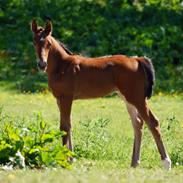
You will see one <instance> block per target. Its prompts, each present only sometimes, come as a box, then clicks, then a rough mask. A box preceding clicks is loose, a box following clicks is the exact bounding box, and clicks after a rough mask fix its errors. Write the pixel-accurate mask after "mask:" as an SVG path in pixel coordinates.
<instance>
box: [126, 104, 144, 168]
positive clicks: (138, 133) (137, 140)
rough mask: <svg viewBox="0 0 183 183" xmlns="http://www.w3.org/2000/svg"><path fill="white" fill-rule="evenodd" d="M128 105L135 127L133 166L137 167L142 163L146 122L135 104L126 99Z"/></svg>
mask: <svg viewBox="0 0 183 183" xmlns="http://www.w3.org/2000/svg"><path fill="white" fill-rule="evenodd" d="M126 106H127V110H128V113H129V115H130V118H131V121H132V126H133V129H134V144H133V154H132V161H131V166H132V167H134V168H135V167H137V166H138V165H139V164H140V147H141V138H142V130H143V124H144V122H143V120H142V118H141V117H140V116H139V114H138V111H137V109H136V108H135V107H134V106H133V105H131V104H129V103H128V102H127V101H126Z"/></svg>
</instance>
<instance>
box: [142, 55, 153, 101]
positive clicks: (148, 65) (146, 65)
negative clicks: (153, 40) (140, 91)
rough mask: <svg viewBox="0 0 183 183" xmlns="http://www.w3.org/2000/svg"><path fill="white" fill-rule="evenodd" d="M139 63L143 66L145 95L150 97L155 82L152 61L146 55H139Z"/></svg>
mask: <svg viewBox="0 0 183 183" xmlns="http://www.w3.org/2000/svg"><path fill="white" fill-rule="evenodd" d="M139 64H140V65H141V67H142V68H143V71H144V74H145V79H146V84H145V97H147V98H148V99H150V98H151V96H152V92H153V85H154V82H155V71H154V66H153V64H152V61H151V59H150V58H148V57H140V58H139Z"/></svg>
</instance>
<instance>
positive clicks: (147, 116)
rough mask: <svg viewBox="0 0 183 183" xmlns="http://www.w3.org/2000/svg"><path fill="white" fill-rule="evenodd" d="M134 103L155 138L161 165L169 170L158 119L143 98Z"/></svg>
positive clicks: (169, 166) (168, 161) (169, 161)
mask: <svg viewBox="0 0 183 183" xmlns="http://www.w3.org/2000/svg"><path fill="white" fill-rule="evenodd" d="M134 105H135V107H136V108H137V110H138V112H139V114H140V116H141V117H142V118H143V119H144V121H146V123H147V125H148V128H149V129H150V131H151V132H152V134H153V137H154V139H155V142H156V145H157V147H158V151H159V153H160V156H161V159H162V162H163V166H164V167H165V169H167V170H170V169H171V160H170V158H169V156H168V154H167V152H166V149H165V146H164V144H163V141H162V137H161V132H160V125H159V121H158V119H157V118H156V117H155V115H154V114H153V113H152V111H151V110H150V108H149V107H148V105H147V102H146V100H145V99H144V100H143V101H142V102H135V103H134Z"/></svg>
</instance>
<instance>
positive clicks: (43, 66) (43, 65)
mask: <svg viewBox="0 0 183 183" xmlns="http://www.w3.org/2000/svg"><path fill="white" fill-rule="evenodd" d="M37 66H38V67H39V68H40V69H45V68H46V66H47V63H46V62H44V61H40V62H38V64H37Z"/></svg>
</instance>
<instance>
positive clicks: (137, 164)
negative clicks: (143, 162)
mask: <svg viewBox="0 0 183 183" xmlns="http://www.w3.org/2000/svg"><path fill="white" fill-rule="evenodd" d="M139 165H140V160H138V161H136V162H133V163H132V164H131V167H133V168H136V167H138V166H139Z"/></svg>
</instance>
